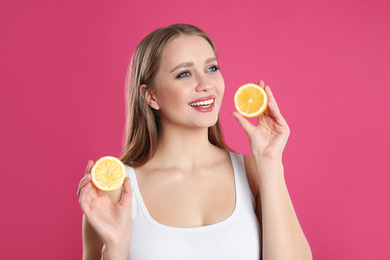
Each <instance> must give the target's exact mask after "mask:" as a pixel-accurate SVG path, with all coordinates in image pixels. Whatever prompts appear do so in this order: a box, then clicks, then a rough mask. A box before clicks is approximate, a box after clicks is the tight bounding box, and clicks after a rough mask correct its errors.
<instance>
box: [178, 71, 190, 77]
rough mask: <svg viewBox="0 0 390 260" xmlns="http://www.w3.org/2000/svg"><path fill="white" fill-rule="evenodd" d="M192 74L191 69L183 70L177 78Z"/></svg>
mask: <svg viewBox="0 0 390 260" xmlns="http://www.w3.org/2000/svg"><path fill="white" fill-rule="evenodd" d="M189 75H190V72H189V71H183V72H180V73H179V74H178V75H177V76H176V78H177V79H180V78H185V77H188V76H189Z"/></svg>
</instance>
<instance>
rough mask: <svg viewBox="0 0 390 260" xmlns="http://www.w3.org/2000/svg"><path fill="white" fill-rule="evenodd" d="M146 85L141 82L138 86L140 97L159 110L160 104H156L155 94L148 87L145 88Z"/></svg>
mask: <svg viewBox="0 0 390 260" xmlns="http://www.w3.org/2000/svg"><path fill="white" fill-rule="evenodd" d="M146 87H147V86H146V85H145V84H142V85H141V86H140V87H139V88H140V92H141V95H142V97H143V98H144V100H145V101H146V103H148V105H149V106H150V107H151V108H153V109H155V110H159V109H160V106H159V105H158V103H157V98H156V95H155V94H154V93H153V92H152V91H150V90H149V89H146Z"/></svg>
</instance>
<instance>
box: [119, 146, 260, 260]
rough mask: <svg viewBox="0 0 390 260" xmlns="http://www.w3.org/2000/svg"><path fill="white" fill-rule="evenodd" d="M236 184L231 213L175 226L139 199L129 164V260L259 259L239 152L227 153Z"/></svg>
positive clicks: (257, 233)
mask: <svg viewBox="0 0 390 260" xmlns="http://www.w3.org/2000/svg"><path fill="white" fill-rule="evenodd" d="M230 158H231V160H232V164H233V170H234V180H235V187H236V205H235V208H234V211H233V213H232V214H231V215H230V216H229V217H228V218H227V219H225V220H223V221H221V222H218V223H216V224H212V225H207V226H202V227H194V228H176V227H170V226H166V225H163V224H160V223H158V222H157V221H156V220H154V219H153V218H152V217H151V216H150V214H149V212H148V209H147V208H146V206H145V203H144V201H143V199H142V196H141V193H140V190H139V187H138V183H137V178H136V175H135V173H134V170H133V168H131V167H129V166H126V168H127V174H128V176H129V177H130V181H131V186H132V189H133V199H132V230H131V241H130V252H129V258H128V259H130V260H157V259H158V260H164V259H169V260H176V259H177V260H211V259H213V260H217V259H218V260H219V259H220V260H230V259H231V260H233V259H234V260H237V259H245V260H252V259H253V260H259V259H260V242H261V241H260V228H259V223H258V220H257V217H256V214H255V200H254V198H253V195H252V192H251V189H250V187H249V183H248V179H247V176H246V172H245V165H244V160H243V157H242V155H240V154H235V153H230Z"/></svg>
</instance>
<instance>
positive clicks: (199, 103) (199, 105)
mask: <svg viewBox="0 0 390 260" xmlns="http://www.w3.org/2000/svg"><path fill="white" fill-rule="evenodd" d="M214 101H215V96H208V97H203V98H200V99H197V100H195V101H194V102H191V103H190V104H189V105H190V106H191V107H193V108H194V109H196V110H198V111H199V112H210V111H212V110H213V109H214Z"/></svg>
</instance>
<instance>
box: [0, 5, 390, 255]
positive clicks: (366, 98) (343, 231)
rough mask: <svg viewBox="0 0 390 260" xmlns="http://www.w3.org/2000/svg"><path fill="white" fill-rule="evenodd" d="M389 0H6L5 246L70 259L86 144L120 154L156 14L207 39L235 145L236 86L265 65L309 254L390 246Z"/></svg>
mask: <svg viewBox="0 0 390 260" xmlns="http://www.w3.org/2000/svg"><path fill="white" fill-rule="evenodd" d="M389 14H390V2H389V1H385V0H383V1H379V0H374V1H368V0H365V1H363V0H358V1H357V0H354V1H352V0H350V1H349V0H342V1H340V0H334V1H321V2H320V1H311V0H297V1H287V0H262V1H255V0H241V1H233V0H214V1H203V0H202V1H190V2H188V1H176V0H171V1H137V2H136V3H135V2H134V1H125V0H117V1H103V0H100V1H98V0H95V1H91V0H89V1H75V0H72V1H69V0H68V1H2V2H1V4H0V26H1V31H0V33H1V40H0V85H1V93H0V105H1V109H0V113H1V121H0V122H1V135H0V141H1V144H0V147H1V163H0V172H1V176H2V177H1V188H0V192H1V196H0V200H1V221H0V230H1V232H0V240H1V241H0V253H1V258H2V259H80V258H81V253H82V243H81V219H82V213H81V210H80V207H79V204H78V198H77V196H76V190H77V186H78V182H79V180H80V178H82V176H83V174H84V169H85V166H86V164H87V160H88V159H94V160H96V159H98V158H99V157H101V156H104V155H114V156H120V153H121V147H122V135H123V129H124V120H125V117H124V87H123V86H124V79H125V74H126V69H127V65H128V62H129V59H130V57H131V54H132V52H133V51H134V48H135V46H136V44H138V42H139V41H140V40H141V39H142V38H143V37H144V36H146V34H147V33H149V32H151V31H152V30H154V29H155V28H157V27H161V26H166V25H169V24H172V23H177V22H186V23H192V24H195V25H197V26H199V27H201V28H203V29H204V30H205V31H206V32H207V33H209V35H210V36H211V37H212V38H213V39H214V40H215V42H216V44H217V47H218V48H219V52H220V65H221V71H222V74H223V75H224V78H225V83H226V92H225V99H224V104H223V107H222V111H221V120H222V124H223V127H224V129H225V135H226V139H227V141H228V143H229V144H230V146H231V147H232V148H233V149H234V150H236V151H237V152H240V153H249V152H250V150H249V146H248V144H247V138H246V135H245V133H244V132H243V130H241V128H240V127H239V125H238V123H237V122H236V121H235V119H233V118H232V117H231V115H230V112H231V111H233V110H234V105H233V95H234V92H235V90H236V89H237V88H238V87H239V86H240V85H242V84H244V83H247V82H255V81H257V80H259V79H263V80H264V81H265V82H266V84H269V85H270V86H271V87H272V88H273V91H274V94H275V96H276V98H277V101H278V103H279V106H280V108H281V110H282V113H283V115H284V116H285V118H286V120H287V121H288V123H289V125H290V127H291V130H292V134H291V137H290V140H289V143H288V145H287V148H286V151H285V156H284V164H285V169H286V171H285V175H286V180H287V184H288V187H289V190H290V194H291V197H292V199H293V202H294V205H295V209H296V212H297V215H298V217H299V219H300V222H301V225H302V227H303V229H304V231H305V234H306V236H307V238H308V240H309V242H310V245H311V248H312V251H313V255H314V258H315V259H318V260H320V259H324V260H325V259H390V251H389V249H388V244H389V242H390V241H389V232H390V225H389V219H390V209H389V197H390V196H389V195H390V193H389V189H388V186H389V182H390V177H389V173H390V172H389V166H388V165H389V161H390V156H389V155H390V153H389V152H390V151H389V145H390V137H389V134H390V123H389V122H390V120H389V118H390V117H389V111H390V106H389V97H390V91H389V87H390V76H389V74H390V62H389V60H390V51H389V49H390V33H389V28H390V15H389Z"/></svg>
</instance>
